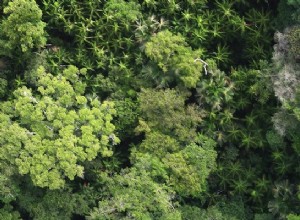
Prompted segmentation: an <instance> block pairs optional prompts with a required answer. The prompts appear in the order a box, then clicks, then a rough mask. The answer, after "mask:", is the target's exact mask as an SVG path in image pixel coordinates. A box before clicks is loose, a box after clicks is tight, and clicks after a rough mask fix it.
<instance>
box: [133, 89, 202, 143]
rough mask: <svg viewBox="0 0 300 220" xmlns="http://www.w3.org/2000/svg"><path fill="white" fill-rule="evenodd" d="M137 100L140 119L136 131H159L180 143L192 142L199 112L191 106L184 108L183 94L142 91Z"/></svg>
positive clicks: (174, 91) (171, 91)
mask: <svg viewBox="0 0 300 220" xmlns="http://www.w3.org/2000/svg"><path fill="white" fill-rule="evenodd" d="M138 100H139V102H140V109H141V117H140V119H139V126H138V127H137V128H136V130H137V131H139V132H141V131H142V132H144V131H145V132H149V131H160V132H162V133H163V134H167V135H170V136H175V137H176V138H178V139H179V140H180V141H186V142H190V141H193V140H194V138H195V137H196V127H197V124H198V123H199V122H201V111H200V110H199V109H197V108H196V107H195V106H192V105H190V106H185V103H184V100H185V97H184V95H183V94H180V93H179V92H177V91H176V90H171V89H167V90H153V89H143V90H142V91H141V93H140V94H139V98H138ZM170 116H172V117H170Z"/></svg>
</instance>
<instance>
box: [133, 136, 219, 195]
mask: <svg viewBox="0 0 300 220" xmlns="http://www.w3.org/2000/svg"><path fill="white" fill-rule="evenodd" d="M215 144H216V143H215V142H214V141H213V140H211V139H209V138H207V137H205V136H203V135H198V137H197V139H196V140H195V142H194V143H191V144H189V145H187V146H184V147H183V149H180V146H179V143H178V142H177V141H176V140H175V139H173V138H171V137H168V136H166V135H162V134H159V133H157V132H150V133H148V134H147V136H146V139H145V140H144V141H143V142H142V144H141V145H140V146H139V147H137V148H134V149H133V152H132V154H131V157H132V162H133V163H134V165H135V167H138V169H141V170H146V171H148V172H149V174H151V176H152V177H153V178H154V179H155V180H157V181H163V182H166V184H167V185H168V186H171V187H172V188H173V189H174V190H175V191H176V192H177V193H178V194H179V195H181V196H193V197H200V196H201V194H200V193H201V192H204V191H205V189H206V179H207V177H208V175H209V174H210V172H211V171H212V170H214V169H215V160H216V152H215V150H214V147H215ZM181 148H182V147H181Z"/></svg>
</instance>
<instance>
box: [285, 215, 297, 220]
mask: <svg viewBox="0 0 300 220" xmlns="http://www.w3.org/2000/svg"><path fill="white" fill-rule="evenodd" d="M287 219H288V220H299V219H300V216H299V215H294V214H289V215H288V216H287Z"/></svg>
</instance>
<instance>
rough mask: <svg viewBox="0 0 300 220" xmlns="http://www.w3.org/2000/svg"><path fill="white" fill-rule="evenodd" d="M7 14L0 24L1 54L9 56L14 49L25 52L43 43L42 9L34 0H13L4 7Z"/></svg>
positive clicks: (44, 41)
mask: <svg viewBox="0 0 300 220" xmlns="http://www.w3.org/2000/svg"><path fill="white" fill-rule="evenodd" d="M4 14H5V15H6V16H7V17H6V18H4V19H3V21H2V23H1V24H0V48H1V52H0V54H1V55H5V56H10V54H11V53H13V52H14V50H17V51H19V50H20V51H21V52H22V53H25V52H27V51H29V50H31V49H33V48H40V47H42V46H44V45H45V43H46V38H45V31H44V28H45V26H46V24H45V23H44V22H42V20H41V19H42V11H41V10H40V8H39V6H38V5H37V4H36V2H35V1H34V0H14V1H11V2H9V3H8V6H7V7H5V8H4Z"/></svg>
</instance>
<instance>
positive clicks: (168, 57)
mask: <svg viewBox="0 0 300 220" xmlns="http://www.w3.org/2000/svg"><path fill="white" fill-rule="evenodd" d="M145 53H146V55H147V56H148V57H149V58H150V59H151V60H152V61H153V62H155V63H156V64H157V65H158V67H159V68H160V69H161V71H162V73H158V74H160V76H157V78H159V79H160V81H161V84H168V83H174V82H176V83H178V84H182V85H184V86H185V87H187V88H195V87H196V83H197V82H198V80H199V79H200V76H201V73H202V70H203V69H202V63H201V62H196V61H195V59H197V58H199V56H201V54H200V53H198V52H197V51H193V50H192V48H191V47H189V46H188V44H187V43H186V42H185V38H184V37H183V36H181V35H174V34H172V33H171V32H170V31H168V30H166V31H161V32H159V33H158V34H156V35H154V36H153V37H152V38H151V39H150V41H149V42H147V43H146V45H145ZM155 74H156V73H155Z"/></svg>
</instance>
